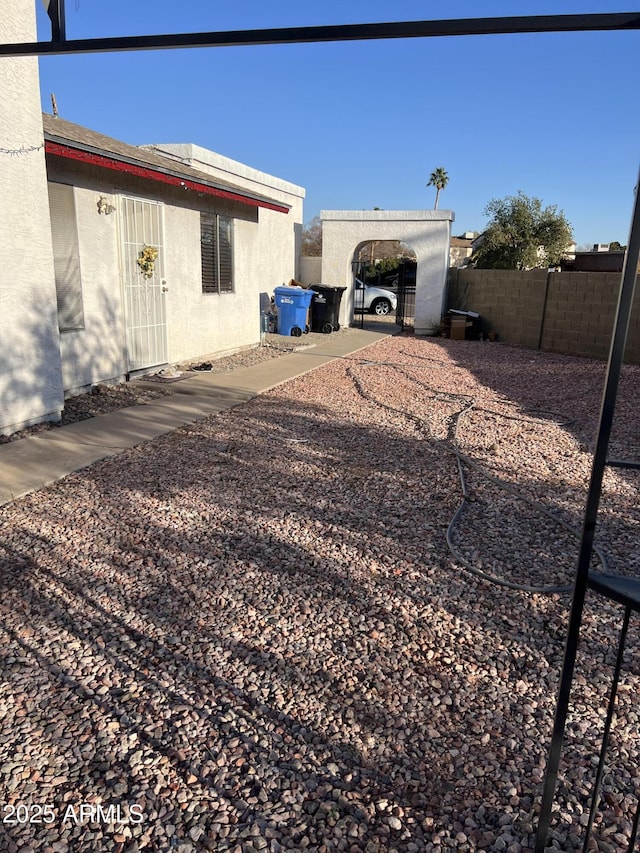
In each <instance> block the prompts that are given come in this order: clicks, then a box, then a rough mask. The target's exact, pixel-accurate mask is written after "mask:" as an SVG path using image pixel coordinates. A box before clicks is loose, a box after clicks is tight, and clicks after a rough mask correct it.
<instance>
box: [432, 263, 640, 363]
mask: <svg viewBox="0 0 640 853" xmlns="http://www.w3.org/2000/svg"><path fill="white" fill-rule="evenodd" d="M619 288H620V273H602V272H553V273H547V272H546V270H530V271H528V272H518V271H516V270H476V269H451V270H450V271H449V281H448V290H447V308H457V309H459V310H462V311H477V312H478V313H479V314H480V315H481V316H482V319H483V323H484V329H485V331H486V332H490V331H491V332H495V333H496V335H497V339H498V340H500V341H504V342H505V343H510V344H515V345H518V346H525V347H530V348H531V349H542V350H545V351H547V352H557V353H563V354H565V355H581V356H586V357H588V358H601V359H606V358H607V356H608V354H609V346H610V342H611V334H612V332H613V323H614V317H615V309H616V305H617V302H618V291H619ZM625 361H627V362H629V363H632V364H640V293H638V289H637V288H636V295H635V299H634V305H633V311H632V314H631V322H630V324H629V336H628V339H627V347H626V350H625Z"/></svg>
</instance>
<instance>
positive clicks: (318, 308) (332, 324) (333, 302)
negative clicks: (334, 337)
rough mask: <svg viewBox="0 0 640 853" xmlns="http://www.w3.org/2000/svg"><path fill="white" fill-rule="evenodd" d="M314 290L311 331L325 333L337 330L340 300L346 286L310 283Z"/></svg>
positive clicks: (338, 326)
mask: <svg viewBox="0 0 640 853" xmlns="http://www.w3.org/2000/svg"><path fill="white" fill-rule="evenodd" d="M311 289H312V290H314V291H315V293H314V296H313V299H312V300H311V331H312V332H322V333H323V334H325V335H328V334H330V333H331V332H337V331H338V329H339V328H340V323H339V322H338V317H339V315H340V302H341V300H342V294H343V293H344V292H345V290H346V289H347V288H346V287H332V286H331V285H328V284H312V285H311Z"/></svg>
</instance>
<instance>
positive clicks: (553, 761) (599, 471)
mask: <svg viewBox="0 0 640 853" xmlns="http://www.w3.org/2000/svg"><path fill="white" fill-rule="evenodd" d="M638 180H639V182H640V176H639V178H638ZM635 194H636V197H635V204H634V208H633V215H632V219H631V231H630V235H629V244H628V248H627V253H626V256H625V262H624V267H623V270H622V280H621V282H620V295H619V297H618V307H617V310H616V318H615V323H614V329H613V337H612V339H611V348H610V351H609V363H608V366H607V375H606V379H605V385H604V392H603V396H602V405H601V410H600V423H599V426H598V433H597V439H596V448H595V452H594V456H593V463H592V468H591V480H590V483H589V492H588V495H587V502H586V508H585V514H584V523H583V528H582V541H581V543H580V554H579V557H578V567H577V570H576V580H575V586H574V593H573V604H572V608H571V616H570V620H569V629H568V632H567V644H566V648H565V656H564V665H563V669H562V676H561V678H560V689H559V692H558V703H557V706H556V716H555V722H554V727H553V735H552V738H551V747H550V749H549V759H548V763H547V774H546V777H545V784H544V792H543V798H542V807H541V810H540V818H539V821H538V832H537V835H536V845H535V853H544V849H545V846H546V841H547V835H548V832H549V822H550V818H551V807H552V805H553V797H554V793H555V789H556V782H557V779H558V768H559V766H560V755H561V752H562V741H563V739H564V729H565V724H566V720H567V712H568V708H569V694H570V692H571V683H572V681H573V670H574V665H575V658H576V654H577V651H578V639H579V634H580V624H581V621H582V610H583V607H584V599H585V593H586V589H587V583H588V579H589V563H590V561H591V551H592V548H593V540H594V536H595V529H596V522H597V517H598V507H599V505H600V495H601V492H602V478H603V475H604V469H605V466H606V464H607V450H608V446H609V438H610V435H611V426H612V422H613V413H614V410H615V403H616V396H617V392H618V384H619V381H620V372H621V370H622V361H623V357H624V348H625V344H626V340H627V331H628V328H629V318H630V316H631V306H632V304H633V295H634V291H635V284H636V277H637V271H638V261H639V260H640V192H638V184H636V188H635Z"/></svg>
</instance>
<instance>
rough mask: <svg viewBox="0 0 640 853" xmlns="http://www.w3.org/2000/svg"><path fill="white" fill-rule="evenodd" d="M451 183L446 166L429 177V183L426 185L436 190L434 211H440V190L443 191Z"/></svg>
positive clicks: (439, 167) (435, 170) (440, 167)
mask: <svg viewBox="0 0 640 853" xmlns="http://www.w3.org/2000/svg"><path fill="white" fill-rule="evenodd" d="M448 183H449V175H447V173H446V171H445V169H444V166H438V168H437V169H434V170H433V172H431V175H430V176H429V181H428V183H427V184H426V186H428V187H435V188H436V203H435V204H434V206H433V209H434V210H437V209H438V200H439V198H440V190H443V189H444V188H445V187H446V185H447V184H448Z"/></svg>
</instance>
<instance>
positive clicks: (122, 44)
mask: <svg viewBox="0 0 640 853" xmlns="http://www.w3.org/2000/svg"><path fill="white" fill-rule="evenodd" d="M53 2H56V3H58V2H60V3H61V2H63V0H53ZM638 29H640V13H638V12H615V13H609V12H607V13H601V14H588V15H524V16H509V17H501V18H458V19H444V20H439V21H388V22H386V23H364V24H335V25H329V26H319V27H279V28H272V29H260V30H228V31H220V32H206V33H172V34H170V35H150V36H115V37H112V38H95V39H75V40H66V41H59V42H23V43H18V44H2V45H0V56H45V55H47V56H51V55H53V54H63V53H103V52H110V51H126V50H168V49H170V48H185V47H242V46H247V45H266V44H309V43H317V42H338V41H364V40H371V39H398V38H434V37H443V36H481V35H506V34H512V33H561V32H594V31H611V30H638Z"/></svg>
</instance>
